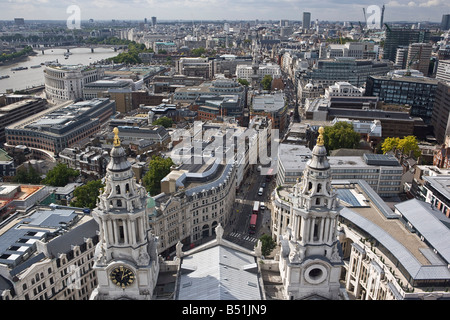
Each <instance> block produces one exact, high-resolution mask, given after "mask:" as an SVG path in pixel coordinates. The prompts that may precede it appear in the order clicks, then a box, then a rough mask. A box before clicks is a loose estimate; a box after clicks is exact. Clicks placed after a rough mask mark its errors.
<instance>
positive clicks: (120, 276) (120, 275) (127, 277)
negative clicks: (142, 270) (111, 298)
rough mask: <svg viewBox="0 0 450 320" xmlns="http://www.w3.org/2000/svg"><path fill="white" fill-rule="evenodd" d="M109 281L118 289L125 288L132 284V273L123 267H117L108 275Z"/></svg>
mask: <svg viewBox="0 0 450 320" xmlns="http://www.w3.org/2000/svg"><path fill="white" fill-rule="evenodd" d="M109 278H110V279H111V281H112V282H113V283H114V284H115V285H116V286H119V287H122V288H125V287H127V286H129V285H131V284H132V283H133V282H134V278H135V277H134V273H133V271H131V270H130V269H129V268H127V267H125V266H118V267H116V268H114V269H112V271H111V273H110V274H109Z"/></svg>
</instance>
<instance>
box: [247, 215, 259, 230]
mask: <svg viewBox="0 0 450 320" xmlns="http://www.w3.org/2000/svg"><path fill="white" fill-rule="evenodd" d="M257 220H258V215H257V214H252V215H251V217H250V227H249V230H248V232H249V233H250V234H255V232H256V221H257Z"/></svg>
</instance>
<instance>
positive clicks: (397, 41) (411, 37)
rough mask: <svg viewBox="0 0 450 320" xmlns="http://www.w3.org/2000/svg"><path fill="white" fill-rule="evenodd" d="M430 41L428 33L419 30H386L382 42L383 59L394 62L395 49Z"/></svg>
mask: <svg viewBox="0 0 450 320" xmlns="http://www.w3.org/2000/svg"><path fill="white" fill-rule="evenodd" d="M428 41H430V32H429V31H428V30H421V29H403V28H396V29H393V28H388V29H387V30H386V40H385V42H384V53H383V58H384V59H388V60H390V61H393V62H395V56H396V54H397V48H398V47H401V46H409V45H410V44H411V43H427V42H428Z"/></svg>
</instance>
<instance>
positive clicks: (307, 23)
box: [302, 12, 311, 30]
mask: <svg viewBox="0 0 450 320" xmlns="http://www.w3.org/2000/svg"><path fill="white" fill-rule="evenodd" d="M302 28H303V30H308V29H309V28H311V12H303V20H302Z"/></svg>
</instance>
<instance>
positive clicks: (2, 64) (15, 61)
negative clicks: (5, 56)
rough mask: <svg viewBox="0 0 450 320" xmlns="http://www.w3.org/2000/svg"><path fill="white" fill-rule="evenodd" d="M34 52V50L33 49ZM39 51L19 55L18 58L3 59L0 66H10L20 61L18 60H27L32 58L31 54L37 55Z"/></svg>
mask: <svg viewBox="0 0 450 320" xmlns="http://www.w3.org/2000/svg"><path fill="white" fill-rule="evenodd" d="M33 52H34V51H33ZM36 54H37V53H36V52H34V54H28V55H26V56H21V57H17V58H13V59H12V60H6V61H2V62H0V67H6V66H10V65H12V64H15V63H18V62H25V61H28V60H30V56H35V55H36Z"/></svg>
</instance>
